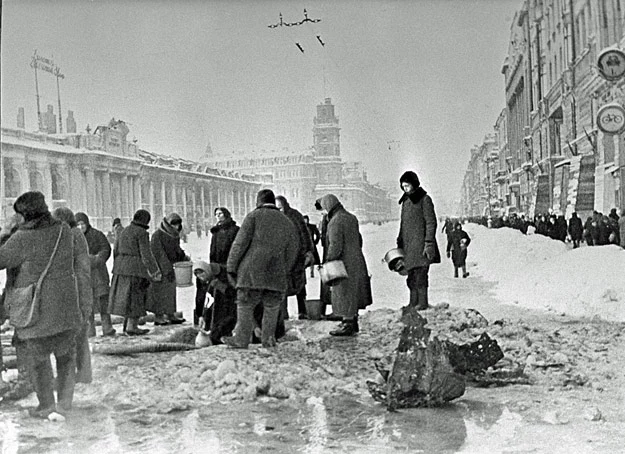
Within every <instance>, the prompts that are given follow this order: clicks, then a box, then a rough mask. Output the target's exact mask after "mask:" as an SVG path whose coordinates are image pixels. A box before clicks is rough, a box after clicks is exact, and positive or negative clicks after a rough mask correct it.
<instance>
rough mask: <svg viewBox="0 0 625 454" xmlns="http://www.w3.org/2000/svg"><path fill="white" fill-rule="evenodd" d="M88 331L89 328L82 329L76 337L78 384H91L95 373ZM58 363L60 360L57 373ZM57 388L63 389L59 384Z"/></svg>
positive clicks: (76, 378)
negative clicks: (92, 368) (93, 371)
mask: <svg viewBox="0 0 625 454" xmlns="http://www.w3.org/2000/svg"><path fill="white" fill-rule="evenodd" d="M88 329H89V328H88V327H87V326H84V327H82V328H80V331H79V333H78V335H77V336H76V360H75V362H76V367H75V369H76V377H75V380H76V382H78V383H91V381H92V380H93V373H92V370H91V351H90V350H89V338H88V337H87V330H88ZM58 363H59V359H57V372H58ZM59 375H60V373H59ZM57 386H58V387H57V390H60V389H61V388H60V385H59V384H58V383H57Z"/></svg>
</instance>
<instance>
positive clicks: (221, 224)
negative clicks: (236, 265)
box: [208, 207, 239, 265]
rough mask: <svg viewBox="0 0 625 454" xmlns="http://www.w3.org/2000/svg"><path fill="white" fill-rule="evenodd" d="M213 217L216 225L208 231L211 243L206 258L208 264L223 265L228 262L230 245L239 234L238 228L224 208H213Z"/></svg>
mask: <svg viewBox="0 0 625 454" xmlns="http://www.w3.org/2000/svg"><path fill="white" fill-rule="evenodd" d="M215 217H216V218H217V224H215V225H214V226H212V227H211V229H210V233H211V243H210V252H209V255H208V258H209V261H210V263H219V264H220V265H225V264H226V263H227V262H228V254H230V248H231V247H232V243H233V242H234V239H235V237H236V236H237V233H238V232H239V226H238V225H237V223H236V222H235V221H234V219H232V215H231V214H230V211H229V210H228V209H227V208H226V207H217V208H215Z"/></svg>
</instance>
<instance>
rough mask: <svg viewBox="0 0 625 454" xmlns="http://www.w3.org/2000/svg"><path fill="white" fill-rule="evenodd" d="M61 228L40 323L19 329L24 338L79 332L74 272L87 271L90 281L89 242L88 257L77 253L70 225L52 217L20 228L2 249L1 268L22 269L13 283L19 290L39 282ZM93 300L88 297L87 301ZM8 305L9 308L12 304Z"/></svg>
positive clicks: (44, 285)
mask: <svg viewBox="0 0 625 454" xmlns="http://www.w3.org/2000/svg"><path fill="white" fill-rule="evenodd" d="M59 229H61V230H62V231H63V234H62V236H61V240H60V242H59V246H58V250H57V252H56V254H55V256H54V259H53V261H52V265H51V267H50V269H49V270H48V274H47V275H46V277H45V278H44V280H43V283H42V286H41V306H40V318H39V321H38V322H37V323H35V324H34V325H33V326H31V327H28V328H17V329H16V334H17V336H18V338H20V339H34V338H41V337H48V336H52V335H55V334H59V333H61V332H64V331H68V330H76V329H77V328H78V327H79V326H80V324H81V322H82V319H83V317H82V313H81V308H80V306H79V299H78V281H77V278H76V274H75V272H74V270H75V269H76V270H86V271H87V272H86V273H82V274H83V278H84V279H86V280H87V282H88V279H89V272H88V270H89V268H88V267H89V261H88V259H87V256H86V252H87V250H86V243H83V244H84V246H85V249H84V251H83V252H84V254H79V253H78V252H79V251H75V249H74V242H75V237H74V234H72V232H71V230H70V228H69V227H68V226H67V224H65V223H61V222H60V221H56V220H53V219H52V218H51V216H50V215H49V214H48V215H45V216H43V217H40V218H37V219H35V220H33V221H29V222H27V223H25V224H23V225H22V226H20V228H19V230H18V231H17V232H15V233H14V234H13V235H12V236H11V237H10V238H9V239H8V240H7V242H6V243H5V244H4V245H3V246H2V247H0V269H5V268H17V269H19V271H17V275H16V276H15V280H14V282H13V284H14V285H15V287H26V286H28V285H30V284H33V283H35V282H37V280H38V279H39V277H40V276H41V273H42V272H43V270H44V269H45V267H46V265H47V264H48V261H49V259H50V256H51V255H52V251H53V250H54V245H55V244H56V241H57V238H58V235H59ZM77 244H78V242H77ZM85 259H86V260H85ZM81 260H83V261H84V263H81ZM89 296H91V295H90V293H89ZM90 300H91V298H86V299H85V300H84V301H85V302H86V301H90ZM5 304H7V305H9V304H10V301H6V302H5ZM85 310H87V308H85Z"/></svg>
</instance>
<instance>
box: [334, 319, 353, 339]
mask: <svg viewBox="0 0 625 454" xmlns="http://www.w3.org/2000/svg"><path fill="white" fill-rule="evenodd" d="M356 333H357V331H356V322H355V321H354V320H347V319H345V320H343V322H342V323H341V324H340V325H339V326H338V328H337V329H335V330H334V331H330V336H336V337H347V336H353V335H355V334H356Z"/></svg>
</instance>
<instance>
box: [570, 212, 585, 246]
mask: <svg viewBox="0 0 625 454" xmlns="http://www.w3.org/2000/svg"><path fill="white" fill-rule="evenodd" d="M568 231H569V235H570V236H571V241H572V242H573V248H578V247H579V242H580V241H581V240H582V233H583V232H584V227H583V226H582V220H581V219H580V218H579V217H578V216H577V213H573V214H571V219H569V228H568Z"/></svg>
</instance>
